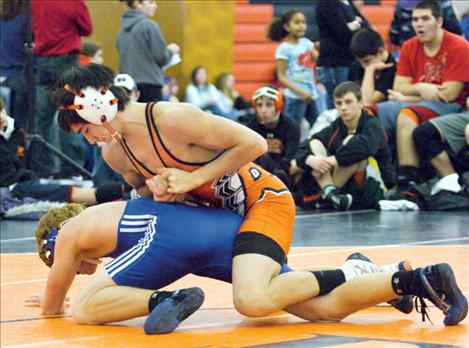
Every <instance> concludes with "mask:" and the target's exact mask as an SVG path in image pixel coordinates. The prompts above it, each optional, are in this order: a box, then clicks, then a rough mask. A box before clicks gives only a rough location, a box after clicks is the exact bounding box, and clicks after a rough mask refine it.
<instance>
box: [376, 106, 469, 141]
mask: <svg viewBox="0 0 469 348" xmlns="http://www.w3.org/2000/svg"><path fill="white" fill-rule="evenodd" d="M414 107H415V109H416V110H414V111H415V112H416V113H417V114H418V117H419V121H420V122H422V121H426V120H428V119H430V118H432V117H435V116H438V115H446V114H451V113H456V112H460V111H461V110H462V107H461V105H459V104H457V103H449V104H446V103H442V102H434V101H422V102H418V103H403V102H400V101H397V100H388V101H385V102H382V103H378V104H376V111H377V114H378V116H379V119H380V121H381V124H382V125H383V128H384V129H385V131H386V133H387V134H388V136H389V137H391V138H395V136H396V125H397V115H399V113H400V112H401V110H402V109H404V108H410V109H413V108H414Z"/></svg>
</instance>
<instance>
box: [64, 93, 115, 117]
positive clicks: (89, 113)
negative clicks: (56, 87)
mask: <svg viewBox="0 0 469 348" xmlns="http://www.w3.org/2000/svg"><path fill="white" fill-rule="evenodd" d="M64 88H65V89H66V90H68V91H70V92H71V93H73V94H75V98H74V100H73V102H74V104H73V105H68V106H66V107H61V108H62V109H67V110H76V112H77V113H78V115H79V116H80V117H81V118H83V119H84V120H85V121H88V122H90V123H93V124H96V125H102V124H103V122H104V121H108V122H111V121H112V120H113V119H114V118H115V117H116V115H117V103H118V102H119V100H118V99H117V98H116V97H115V95H114V93H112V92H111V91H110V90H109V89H108V88H102V89H101V90H97V89H96V88H93V87H86V88H85V89H82V90H81V91H79V92H76V91H75V90H73V89H72V88H70V86H68V85H66V86H65V87H64Z"/></svg>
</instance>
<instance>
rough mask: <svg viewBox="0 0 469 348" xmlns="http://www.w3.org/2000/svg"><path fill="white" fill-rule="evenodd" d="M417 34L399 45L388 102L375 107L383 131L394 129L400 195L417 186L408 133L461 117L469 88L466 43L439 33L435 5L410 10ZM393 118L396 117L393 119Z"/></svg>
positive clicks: (427, 3)
mask: <svg viewBox="0 0 469 348" xmlns="http://www.w3.org/2000/svg"><path fill="white" fill-rule="evenodd" d="M412 25H413V27H414V30H415V32H416V34H417V36H416V37H414V38H412V39H409V40H408V41H406V42H405V43H404V45H403V46H402V51H401V55H400V59H399V63H398V66H397V74H396V78H395V80H394V88H393V90H390V91H389V95H388V97H389V99H391V101H390V102H386V103H380V104H378V113H379V116H380V118H381V120H382V121H383V124H384V126H385V128H386V129H387V130H389V129H391V132H390V133H391V135H392V129H393V128H394V129H395V132H396V133H397V135H396V140H397V155H398V159H399V173H398V194H397V195H396V198H399V199H400V198H402V196H401V195H400V192H407V191H408V190H409V186H412V185H413V184H415V183H417V182H418V181H420V180H419V179H420V178H419V172H418V170H417V168H418V166H419V160H418V156H417V155H416V152H415V145H414V141H413V138H412V132H413V130H414V129H415V128H416V127H417V125H418V124H419V123H420V122H422V121H426V120H428V119H431V118H434V117H436V116H438V115H444V114H449V113H455V112H460V111H461V110H462V107H463V105H464V101H465V98H466V96H467V93H468V88H469V84H468V82H469V69H467V67H466V66H465V65H464V62H465V61H467V59H468V57H469V43H468V42H466V41H465V40H464V38H462V37H459V36H457V35H454V34H451V33H449V32H447V31H445V30H443V29H442V25H443V18H442V16H441V8H440V6H439V5H438V3H437V2H435V1H431V0H424V1H421V2H420V3H419V4H417V6H416V7H415V8H414V10H413V11H412ZM396 115H397V118H396Z"/></svg>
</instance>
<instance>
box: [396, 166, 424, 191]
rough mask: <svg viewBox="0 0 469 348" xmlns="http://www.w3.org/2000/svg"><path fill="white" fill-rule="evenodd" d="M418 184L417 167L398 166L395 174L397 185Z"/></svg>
mask: <svg viewBox="0 0 469 348" xmlns="http://www.w3.org/2000/svg"><path fill="white" fill-rule="evenodd" d="M418 182H419V171H418V168H417V167H413V166H400V167H399V169H398V172H397V184H398V185H399V186H407V185H409V184H416V183H418Z"/></svg>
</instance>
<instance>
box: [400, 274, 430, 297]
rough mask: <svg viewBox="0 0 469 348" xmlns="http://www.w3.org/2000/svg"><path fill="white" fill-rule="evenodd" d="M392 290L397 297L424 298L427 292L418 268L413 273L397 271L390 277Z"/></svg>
mask: <svg viewBox="0 0 469 348" xmlns="http://www.w3.org/2000/svg"><path fill="white" fill-rule="evenodd" d="M391 284H392V289H393V290H394V292H395V293H396V294H397V295H400V296H403V295H415V296H425V295H426V293H427V291H426V290H425V287H424V286H423V284H422V279H421V278H420V268H417V269H415V270H413V271H399V272H396V273H394V274H393V275H392V278H391Z"/></svg>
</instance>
